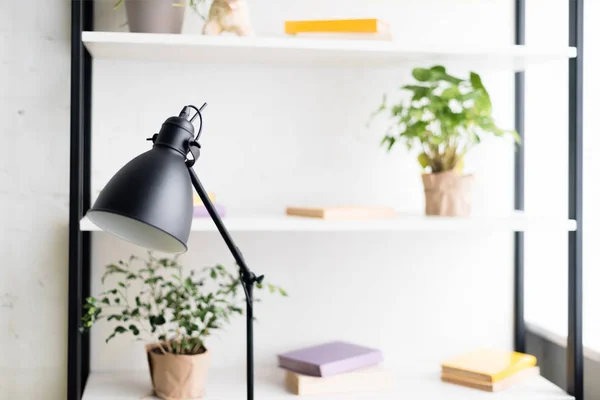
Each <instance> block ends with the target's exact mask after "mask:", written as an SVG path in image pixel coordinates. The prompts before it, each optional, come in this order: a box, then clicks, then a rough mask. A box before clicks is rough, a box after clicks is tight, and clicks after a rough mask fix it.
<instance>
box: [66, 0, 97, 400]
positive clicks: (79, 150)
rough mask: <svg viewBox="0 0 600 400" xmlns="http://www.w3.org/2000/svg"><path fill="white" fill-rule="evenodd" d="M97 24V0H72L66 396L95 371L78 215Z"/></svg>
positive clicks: (86, 245) (86, 197)
mask: <svg viewBox="0 0 600 400" xmlns="http://www.w3.org/2000/svg"><path fill="white" fill-rule="evenodd" d="M92 29H93V2H92V1H85V0H73V1H72V2H71V127H70V129H71V145H70V146H71V149H70V177H69V181H70V182H69V309H68V336H69V343H68V353H67V360H68V367H67V380H68V381H67V398H68V399H69V400H78V399H81V396H82V394H83V389H84V387H85V383H86V381H87V377H88V375H89V372H90V343H89V336H87V335H81V334H80V332H79V324H80V322H79V321H80V318H81V315H82V306H83V300H84V299H85V298H86V297H88V296H89V295H90V253H91V248H90V246H91V241H90V233H89V232H82V231H81V230H80V229H79V221H80V220H81V218H82V217H83V216H84V215H85V212H86V211H87V209H89V207H90V199H91V196H90V194H91V192H90V184H91V115H92V114H91V93H92V90H91V89H92V88H91V84H92V80H91V78H92V76H91V74H92V58H91V56H90V54H89V53H88V52H87V50H86V49H85V47H84V46H83V42H82V41H81V35H82V32H83V31H85V30H92Z"/></svg>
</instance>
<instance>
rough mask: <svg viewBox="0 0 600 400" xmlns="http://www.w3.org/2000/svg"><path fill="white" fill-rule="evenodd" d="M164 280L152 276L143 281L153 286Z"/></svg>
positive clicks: (160, 277)
mask: <svg viewBox="0 0 600 400" xmlns="http://www.w3.org/2000/svg"><path fill="white" fill-rule="evenodd" d="M162 280H164V279H163V277H162V276H153V277H152V278H148V279H146V280H145V281H144V283H145V284H147V285H154V284H155V283H157V282H160V281H162Z"/></svg>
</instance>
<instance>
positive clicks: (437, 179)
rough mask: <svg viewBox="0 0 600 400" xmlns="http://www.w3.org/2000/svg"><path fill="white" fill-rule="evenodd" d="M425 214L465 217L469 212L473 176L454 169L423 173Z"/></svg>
mask: <svg viewBox="0 0 600 400" xmlns="http://www.w3.org/2000/svg"><path fill="white" fill-rule="evenodd" d="M422 178H423V188H424V189H425V214H426V215H442V216H446V217H467V216H469V214H471V194H472V192H473V184H474V182H475V178H474V177H473V175H459V174H458V173H456V172H454V171H445V172H438V173H436V174H423V175H422Z"/></svg>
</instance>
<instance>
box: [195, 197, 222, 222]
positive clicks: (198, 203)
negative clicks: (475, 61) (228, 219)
mask: <svg viewBox="0 0 600 400" xmlns="http://www.w3.org/2000/svg"><path fill="white" fill-rule="evenodd" d="M208 198H209V199H210V201H211V202H212V203H213V205H214V206H215V210H216V211H217V214H219V217H221V218H223V217H225V214H226V212H225V207H223V206H222V205H221V204H217V203H215V202H216V200H217V196H216V195H215V194H214V193H208ZM193 205H194V210H193V216H194V218H208V217H210V214H209V213H208V210H207V209H206V207H205V206H204V203H202V199H200V196H198V194H197V193H194V200H193Z"/></svg>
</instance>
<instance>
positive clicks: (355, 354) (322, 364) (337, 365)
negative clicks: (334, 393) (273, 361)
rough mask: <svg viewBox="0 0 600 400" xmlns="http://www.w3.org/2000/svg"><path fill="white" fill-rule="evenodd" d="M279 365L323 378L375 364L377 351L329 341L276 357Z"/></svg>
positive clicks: (378, 359)
mask: <svg viewBox="0 0 600 400" xmlns="http://www.w3.org/2000/svg"><path fill="white" fill-rule="evenodd" d="M278 359H279V366H280V367H281V368H283V369H286V370H288V371H292V372H296V373H299V374H302V375H308V376H318V377H327V376H333V375H337V374H341V373H344V372H349V371H355V370H358V369H361V368H366V367H370V366H374V365H377V364H379V363H381V361H383V355H382V353H381V351H380V350H377V349H372V348H369V347H363V346H359V345H356V344H352V343H347V342H341V341H338V342H329V343H325V344H321V345H318V346H312V347H307V348H303V349H300V350H295V351H292V352H289V353H284V354H280V355H279V356H278Z"/></svg>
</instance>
